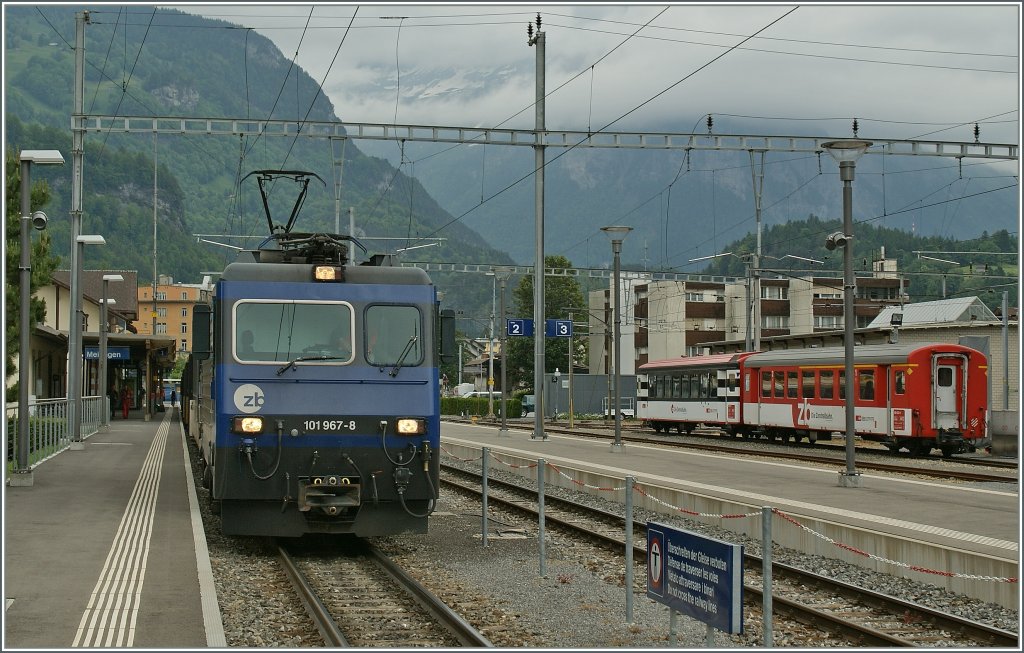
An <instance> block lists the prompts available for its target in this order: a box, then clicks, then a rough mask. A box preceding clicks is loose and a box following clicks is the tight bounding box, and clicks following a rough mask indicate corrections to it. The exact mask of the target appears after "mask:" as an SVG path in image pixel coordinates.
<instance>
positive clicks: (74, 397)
mask: <svg viewBox="0 0 1024 653" xmlns="http://www.w3.org/2000/svg"><path fill="white" fill-rule="evenodd" d="M87 23H89V12H88V11H80V12H78V13H76V14H75V105H74V108H73V109H72V111H73V112H74V113H73V114H72V116H71V317H70V319H69V320H68V385H67V398H68V421H67V434H68V437H69V438H70V439H71V448H72V449H79V450H80V449H84V448H85V445H84V444H83V443H82V437H81V433H82V418H81V414H80V412H79V411H80V409H81V406H80V405H79V404H80V402H79V400H78V398H79V397H80V396H81V394H82V393H81V388H82V378H81V375H82V319H81V313H82V279H81V275H80V274H79V273H78V270H79V269H80V268H81V267H82V262H81V261H80V260H79V254H80V250H81V247H79V245H78V237H79V236H80V235H82V165H83V163H84V157H83V155H84V152H85V118H84V116H85V26H86V24H87ZM25 364H28V363H27V362H26V363H25Z"/></svg>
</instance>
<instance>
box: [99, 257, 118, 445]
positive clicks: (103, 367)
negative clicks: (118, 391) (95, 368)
mask: <svg viewBox="0 0 1024 653" xmlns="http://www.w3.org/2000/svg"><path fill="white" fill-rule="evenodd" d="M111 281H115V282H117V281H124V277H122V276H121V275H120V274H104V275H103V298H102V299H101V300H100V391H101V392H102V393H103V394H102V395H101V396H103V397H109V394H108V393H107V331H108V322H109V317H108V314H107V310H108V308H109V307H110V306H112V305H114V304H117V302H116V301H115V300H113V299H110V297H109V294H108V293H107V287H108V284H109V283H110V282H111ZM111 408H113V407H112V406H106V409H105V410H104V411H103V414H102V415H101V416H100V428H102V429H104V430H105V429H106V428H107V427H108V426H109V415H110V410H111Z"/></svg>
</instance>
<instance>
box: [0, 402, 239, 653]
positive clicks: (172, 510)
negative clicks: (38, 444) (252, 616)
mask: <svg viewBox="0 0 1024 653" xmlns="http://www.w3.org/2000/svg"><path fill="white" fill-rule="evenodd" d="M154 417H155V419H153V420H151V421H145V420H144V419H142V414H141V413H139V412H138V411H133V412H132V413H131V414H130V415H129V419H121V415H120V412H119V413H118V414H117V419H115V420H113V421H111V423H110V427H109V430H106V431H101V432H99V433H96V434H93V435H92V436H89V437H87V438H86V439H85V442H84V448H83V449H81V450H65V451H63V452H61V453H60V454H58V455H56V456H54V457H53V458H51V459H49V460H47V461H45V462H43V463H42V464H40V465H39V466H37V467H36V468H35V470H33V475H32V485H31V486H28V487H12V486H6V487H5V489H4V569H3V574H4V599H5V605H4V640H3V647H4V649H5V650H6V649H8V648H31V649H57V648H99V647H112V646H113V647H135V648H172V649H184V648H206V647H224V646H225V641H224V629H223V626H222V624H221V620H220V611H219V609H218V606H217V597H216V591H215V589H214V584H213V575H212V573H211V570H210V562H209V555H208V552H207V549H206V536H205V534H204V532H203V529H202V521H201V519H200V515H199V507H198V504H197V503H196V499H195V496H196V493H195V487H194V479H193V478H192V467H191V465H190V463H189V458H188V448H187V443H186V442H185V439H184V435H183V433H182V428H181V424H180V421H179V417H178V411H177V409H174V408H169V409H168V410H167V411H166V412H163V413H156V414H155V416H154Z"/></svg>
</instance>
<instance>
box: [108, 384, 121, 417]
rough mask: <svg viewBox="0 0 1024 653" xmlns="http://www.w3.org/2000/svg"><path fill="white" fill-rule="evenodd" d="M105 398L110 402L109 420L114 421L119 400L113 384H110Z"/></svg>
mask: <svg viewBox="0 0 1024 653" xmlns="http://www.w3.org/2000/svg"><path fill="white" fill-rule="evenodd" d="M107 398H108V399H109V400H110V419H114V415H115V414H116V413H117V403H118V401H119V399H120V396H119V395H118V394H117V388H116V387H114V384H110V389H109V390H107Z"/></svg>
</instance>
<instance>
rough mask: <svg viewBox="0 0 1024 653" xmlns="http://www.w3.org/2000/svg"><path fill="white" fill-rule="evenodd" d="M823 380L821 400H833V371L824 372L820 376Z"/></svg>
mask: <svg viewBox="0 0 1024 653" xmlns="http://www.w3.org/2000/svg"><path fill="white" fill-rule="evenodd" d="M820 378H821V398H822V399H831V398H832V397H833V396H835V395H834V394H833V383H834V382H835V372H833V371H832V370H822V371H821V374H820Z"/></svg>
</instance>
